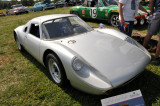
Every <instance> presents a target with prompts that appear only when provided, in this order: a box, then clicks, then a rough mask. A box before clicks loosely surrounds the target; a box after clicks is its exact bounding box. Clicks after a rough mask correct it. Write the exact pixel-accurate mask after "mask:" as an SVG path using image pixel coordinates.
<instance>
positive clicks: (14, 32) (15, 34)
mask: <svg viewBox="0 0 160 106" xmlns="http://www.w3.org/2000/svg"><path fill="white" fill-rule="evenodd" d="M13 34H14V40H15V41H16V36H17V33H16V31H15V30H14V31H13Z"/></svg>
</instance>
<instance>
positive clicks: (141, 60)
mask: <svg viewBox="0 0 160 106" xmlns="http://www.w3.org/2000/svg"><path fill="white" fill-rule="evenodd" d="M72 41H74V42H72ZM60 43H61V44H62V45H64V46H66V47H68V48H70V49H71V50H73V51H74V52H75V53H77V54H78V55H79V56H80V57H82V58H83V59H84V60H86V61H87V62H88V63H89V64H90V65H91V66H92V67H94V68H95V69H96V70H97V71H99V72H100V73H101V74H102V75H104V76H105V77H107V78H108V79H109V80H110V82H111V84H112V86H118V85H120V84H122V83H124V82H126V81H128V80H130V79H131V78H133V77H134V76H136V75H137V74H138V73H140V72H141V71H142V70H143V69H144V67H145V66H146V65H147V64H148V62H149V61H150V58H149V56H148V55H147V54H145V53H144V52H143V51H142V50H140V49H139V48H138V47H136V46H134V45H132V44H130V43H128V42H126V41H123V40H121V39H119V38H117V37H114V36H112V35H109V34H104V33H101V32H98V31H91V32H88V33H85V34H81V35H78V36H74V37H69V38H66V39H62V41H61V42H60Z"/></svg>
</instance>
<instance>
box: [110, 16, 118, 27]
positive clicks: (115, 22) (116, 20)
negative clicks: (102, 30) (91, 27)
mask: <svg viewBox="0 0 160 106" xmlns="http://www.w3.org/2000/svg"><path fill="white" fill-rule="evenodd" d="M118 20H119V18H118V16H117V15H112V18H111V24H112V26H115V27H117V26H118Z"/></svg>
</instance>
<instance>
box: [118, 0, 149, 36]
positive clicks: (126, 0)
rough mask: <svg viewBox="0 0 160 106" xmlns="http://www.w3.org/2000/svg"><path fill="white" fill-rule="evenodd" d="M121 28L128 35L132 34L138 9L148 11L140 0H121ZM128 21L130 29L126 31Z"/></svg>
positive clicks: (119, 6) (119, 5)
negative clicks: (125, 26)
mask: <svg viewBox="0 0 160 106" xmlns="http://www.w3.org/2000/svg"><path fill="white" fill-rule="evenodd" d="M118 8H119V21H120V22H119V30H120V31H121V32H123V33H125V34H127V35H128V36H131V35H132V30H133V25H134V19H135V16H136V15H137V12H138V9H140V10H142V11H144V12H146V13H148V12H149V11H148V10H146V9H144V8H143V7H142V5H141V4H140V0H119V4H118ZM126 23H128V31H125V29H124V27H122V26H124V25H125V24H126Z"/></svg>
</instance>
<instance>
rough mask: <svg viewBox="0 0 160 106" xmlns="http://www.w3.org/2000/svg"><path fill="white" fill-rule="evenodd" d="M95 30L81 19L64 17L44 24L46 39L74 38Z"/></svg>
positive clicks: (43, 30) (43, 29)
mask: <svg viewBox="0 0 160 106" xmlns="http://www.w3.org/2000/svg"><path fill="white" fill-rule="evenodd" d="M91 30H93V29H92V28H91V27H90V26H89V25H88V24H86V23H85V22H84V21H83V20H81V19H80V18H79V17H77V16H74V17H64V18H58V19H54V20H49V21H46V22H44V23H43V24H42V32H43V35H44V37H45V39H55V38H62V37H68V36H73V35H77V34H81V33H85V32H88V31H91Z"/></svg>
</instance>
